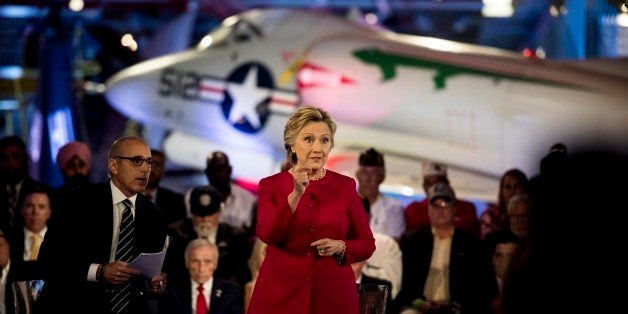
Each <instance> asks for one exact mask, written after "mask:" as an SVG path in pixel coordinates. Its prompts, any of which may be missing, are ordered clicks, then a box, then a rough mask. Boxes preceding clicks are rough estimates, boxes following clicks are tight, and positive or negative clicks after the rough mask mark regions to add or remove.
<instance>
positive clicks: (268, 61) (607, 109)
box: [106, 9, 628, 200]
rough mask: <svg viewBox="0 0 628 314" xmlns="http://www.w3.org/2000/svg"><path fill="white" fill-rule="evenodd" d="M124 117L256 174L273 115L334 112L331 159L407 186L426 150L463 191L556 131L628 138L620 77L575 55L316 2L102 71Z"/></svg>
mask: <svg viewBox="0 0 628 314" xmlns="http://www.w3.org/2000/svg"><path fill="white" fill-rule="evenodd" d="M106 85H107V86H106V97H107V99H108V101H109V102H110V103H111V105H112V106H113V107H115V108H116V109H117V110H119V111H120V112H121V113H123V114H125V115H126V116H128V117H130V118H132V119H134V120H137V121H140V122H142V123H145V124H147V125H157V126H160V127H163V128H166V129H168V130H172V132H171V133H170V135H169V136H168V137H167V138H166V139H165V141H164V147H165V150H166V153H167V154H168V156H169V159H170V160H172V161H173V162H177V163H180V164H183V165H187V166H191V167H195V168H203V167H204V160H205V157H206V156H207V155H208V154H209V153H210V152H211V151H213V150H216V149H220V150H224V151H226V152H227V153H228V154H229V155H230V156H231V157H232V159H233V160H232V162H233V163H234V165H235V166H234V174H235V176H236V177H238V178H241V179H243V180H247V181H249V182H253V183H255V182H257V180H259V179H260V178H261V177H263V176H266V175H269V174H272V173H274V172H276V171H277V170H278V169H279V165H280V164H281V162H282V161H283V159H284V156H285V151H284V148H283V126H284V123H285V122H286V119H287V118H288V116H289V115H290V114H291V113H292V112H293V111H294V110H296V108H298V107H299V106H302V105H314V106H318V107H321V108H324V109H325V110H327V111H329V112H330V113H331V115H332V117H333V118H334V119H335V120H336V122H337V123H338V125H339V128H338V132H337V134H336V138H335V140H336V148H335V149H334V150H333V151H332V152H333V156H331V157H330V161H329V163H328V165H329V167H330V168H331V169H334V170H337V171H340V172H343V173H346V174H348V175H354V171H355V168H356V167H357V161H356V160H357V155H358V153H359V152H360V151H361V150H364V149H368V148H370V147H375V148H376V149H379V150H381V151H382V152H384V153H385V154H386V156H387V157H386V158H387V174H388V176H387V180H386V181H385V183H384V188H385V189H389V190H390V191H392V192H394V193H399V194H404V195H413V194H417V193H418V194H420V193H423V191H422V189H421V188H420V182H419V179H418V178H420V169H421V167H420V165H421V163H422V162H424V161H426V160H432V161H439V162H443V163H445V164H447V165H449V167H450V169H451V170H450V180H451V181H452V184H453V186H454V188H455V189H456V190H457V191H458V192H459V193H460V195H462V196H466V197H469V198H474V199H480V200H482V199H483V200H494V199H495V198H496V195H497V192H496V191H497V189H498V179H499V177H500V176H501V174H502V173H503V172H504V171H505V170H507V169H509V168H513V167H517V168H520V169H522V170H523V171H524V172H526V173H527V174H528V175H530V176H531V175H534V174H536V173H537V172H538V166H539V160H540V158H541V157H543V156H544V155H545V154H546V153H547V152H548V150H549V148H550V147H551V146H552V144H554V143H556V142H561V143H564V144H566V145H567V146H568V147H570V148H577V147H579V146H585V145H588V144H589V143H590V142H597V143H600V142H604V143H605V144H607V145H609V146H611V147H617V148H621V149H627V147H628V145H626V138H627V135H628V103H627V101H626V99H628V84H627V83H626V81H625V80H624V79H621V78H619V77H616V76H613V75H611V74H608V73H603V72H600V71H594V70H591V69H588V68H586V67H581V66H574V65H573V64H572V63H562V62H558V61H550V60H542V59H538V58H526V57H524V56H523V55H522V54H518V53H515V52H510V51H504V50H499V49H495V48H489V47H481V46H477V45H471V44H464V43H458V42H453V41H448V40H442V39H436V38H429V37H419V36H413V35H406V34H398V33H394V32H391V31H389V30H386V29H382V28H381V27H371V26H368V25H364V24H361V23H356V22H355V21H351V20H348V19H345V18H343V17H340V16H336V15H333V14H330V13H326V12H322V11H304V10H298V9H254V10H251V11H247V12H244V13H241V14H238V15H235V16H232V17H229V18H227V19H225V20H224V21H223V22H222V23H221V24H220V25H219V26H218V27H217V28H215V29H214V30H212V31H211V32H209V33H208V34H207V36H205V37H204V38H203V39H202V40H201V41H200V43H199V44H198V45H197V46H196V47H193V48H190V49H188V50H186V51H183V52H179V53H173V54H168V55H165V56H161V57H157V58H153V59H150V60H147V61H144V62H141V63H139V64H136V65H133V66H131V67H129V68H127V69H124V70H122V71H121V72H119V73H117V74H116V75H114V76H113V77H111V78H110V80H109V81H108V82H107V84H106Z"/></svg>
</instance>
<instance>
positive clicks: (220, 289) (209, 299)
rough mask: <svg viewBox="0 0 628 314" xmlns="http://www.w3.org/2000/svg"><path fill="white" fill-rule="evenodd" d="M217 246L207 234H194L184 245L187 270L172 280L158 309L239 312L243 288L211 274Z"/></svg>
mask: <svg viewBox="0 0 628 314" xmlns="http://www.w3.org/2000/svg"><path fill="white" fill-rule="evenodd" d="M218 260H219V259H218V248H217V247H216V245H215V244H214V243H212V242H211V241H209V240H207V239H206V238H196V239H194V240H192V241H190V243H188V244H187V246H186V248H185V267H186V269H187V271H188V273H187V274H186V275H185V276H184V277H183V278H181V279H180V280H177V281H174V282H172V281H171V284H169V285H168V288H167V289H166V295H165V297H164V298H163V300H162V304H161V312H163V313H169V314H201V313H202V314H207V313H224V314H241V313H243V311H242V288H241V287H240V286H239V285H237V284H235V283H233V282H230V281H227V280H223V279H220V278H217V277H214V272H215V271H216V268H217V267H218V265H219V261H218Z"/></svg>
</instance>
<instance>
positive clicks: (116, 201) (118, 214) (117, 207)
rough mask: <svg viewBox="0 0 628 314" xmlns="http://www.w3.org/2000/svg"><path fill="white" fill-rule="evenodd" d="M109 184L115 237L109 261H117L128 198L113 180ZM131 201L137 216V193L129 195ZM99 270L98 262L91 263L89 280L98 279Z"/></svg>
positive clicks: (112, 241) (133, 212) (132, 210)
mask: <svg viewBox="0 0 628 314" xmlns="http://www.w3.org/2000/svg"><path fill="white" fill-rule="evenodd" d="M109 186H111V198H112V200H113V204H112V206H113V211H112V215H113V237H112V239H111V252H110V253H109V262H113V261H115V258H116V249H117V248H118V231H119V229H120V222H121V221H122V210H123V209H124V204H122V201H124V200H125V199H127V197H126V196H124V193H122V191H120V189H118V187H117V186H116V185H115V184H113V181H111V180H109ZM128 199H129V201H131V204H132V206H131V214H132V215H133V217H135V201H136V200H137V194H135V195H133V196H131V197H128ZM97 270H98V264H91V265H90V266H89V270H88V272H87V280H88V281H98V280H97V279H96V271H97Z"/></svg>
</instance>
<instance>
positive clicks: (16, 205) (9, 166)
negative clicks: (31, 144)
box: [0, 136, 50, 241]
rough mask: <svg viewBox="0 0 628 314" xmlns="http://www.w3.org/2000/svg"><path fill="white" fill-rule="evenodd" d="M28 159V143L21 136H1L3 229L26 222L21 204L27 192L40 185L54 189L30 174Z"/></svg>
mask: <svg viewBox="0 0 628 314" xmlns="http://www.w3.org/2000/svg"><path fill="white" fill-rule="evenodd" d="M28 160H29V156H28V153H27V152H26V144H25V143H24V141H23V140H22V139H21V138H20V137H18V136H6V137H3V138H2V139H0V230H2V231H3V232H4V233H5V234H7V235H9V234H11V233H12V232H13V230H14V229H21V228H22V226H23V223H24V221H23V220H22V215H20V208H22V203H23V202H24V197H25V196H26V194H28V193H30V192H32V191H33V190H35V189H37V188H43V189H50V187H48V186H47V185H45V184H43V183H41V182H39V181H37V180H35V179H33V178H32V177H31V176H30V174H29V173H28ZM9 241H11V239H9Z"/></svg>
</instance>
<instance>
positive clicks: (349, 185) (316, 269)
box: [248, 170, 375, 314]
mask: <svg viewBox="0 0 628 314" xmlns="http://www.w3.org/2000/svg"><path fill="white" fill-rule="evenodd" d="M292 189H293V179H292V176H291V175H290V173H288V172H287V171H284V172H281V173H278V174H275V175H273V176H270V177H267V178H264V179H262V180H261V181H260V184H259V196H258V208H257V210H258V221H257V228H256V230H257V236H258V237H259V238H260V239H261V240H262V241H264V242H265V243H267V244H268V247H267V249H266V256H265V258H264V262H263V263H262V266H261V268H260V272H259V277H258V279H257V283H256V285H255V289H254V290H253V295H252V297H251V303H250V305H249V311H248V313H249V314H260V313H273V314H281V313H290V314H293V313H296V314H301V313H321V314H330V313H347V314H357V313H358V312H359V308H360V306H359V300H358V292H357V289H356V285H355V278H354V276H353V271H352V269H351V263H353V262H356V261H362V260H366V259H368V258H369V257H370V256H371V254H372V253H373V251H374V250H375V240H374V238H373V234H372V232H371V228H370V227H369V224H368V218H367V216H366V212H365V211H364V208H363V207H362V202H361V201H360V197H359V196H358V194H357V192H356V185H355V180H353V179H352V178H350V177H347V176H344V175H341V174H339V173H335V172H332V171H329V170H328V171H327V174H326V175H325V177H323V178H322V179H320V180H318V181H311V182H310V185H309V186H308V187H307V189H306V191H305V194H304V195H303V196H302V197H301V199H300V200H299V203H298V205H297V209H296V210H295V212H294V213H292V211H290V207H289V205H288V200H287V199H288V194H290V192H291V191H292ZM322 238H330V239H338V240H344V241H345V242H346V244H347V251H346V255H345V256H346V261H345V263H343V264H342V265H339V264H338V263H337V262H336V259H335V258H334V257H330V256H326V257H321V256H319V255H318V253H317V252H316V249H315V248H313V247H311V246H310V243H312V242H314V241H316V240H318V239H322Z"/></svg>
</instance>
